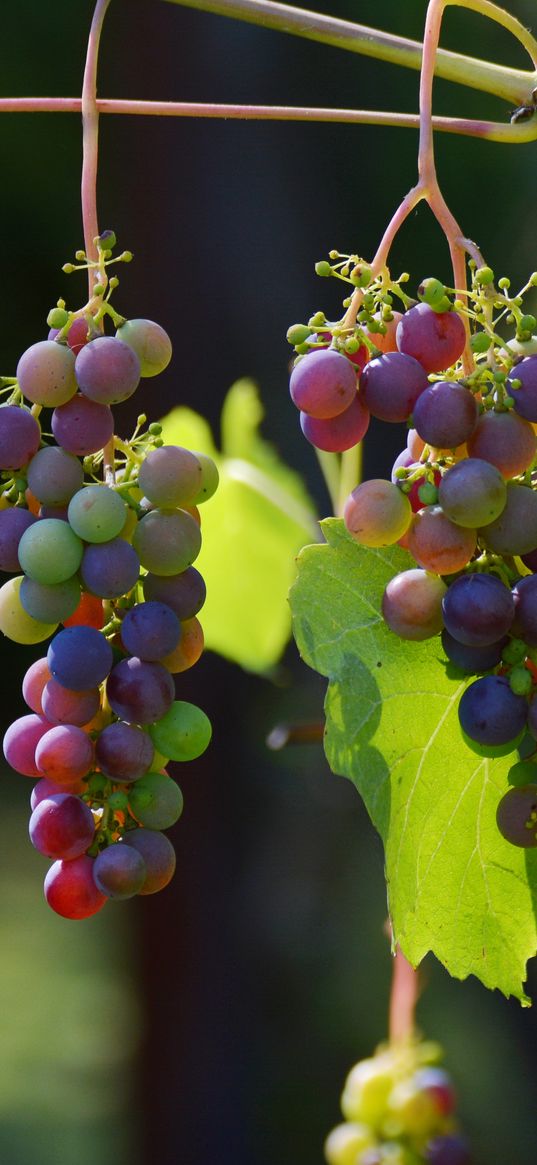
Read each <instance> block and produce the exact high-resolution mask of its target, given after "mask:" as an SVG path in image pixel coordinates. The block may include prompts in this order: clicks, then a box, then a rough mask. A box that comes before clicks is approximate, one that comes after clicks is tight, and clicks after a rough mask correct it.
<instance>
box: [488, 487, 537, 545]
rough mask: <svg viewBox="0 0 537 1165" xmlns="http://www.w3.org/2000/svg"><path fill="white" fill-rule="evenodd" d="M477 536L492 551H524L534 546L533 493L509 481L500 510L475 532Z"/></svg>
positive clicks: (536, 498)
mask: <svg viewBox="0 0 537 1165" xmlns="http://www.w3.org/2000/svg"><path fill="white" fill-rule="evenodd" d="M479 537H480V539H481V541H482V542H483V543H484V544H485V546H486V547H487V548H488V549H489V550H492V551H493V552H494V554H502V555H513V554H527V553H528V552H529V551H530V550H533V548H534V547H535V545H537V493H535V492H534V490H532V489H530V488H528V487H527V486H524V485H517V484H516V483H515V482H509V484H508V486H507V501H506V504H505V507H504V509H503V510H502V513H501V514H500V516H499V518H496V520H495V521H494V522H490V523H489V524H488V525H487V526H484V527H483V528H482V529H481V530H480V531H479Z"/></svg>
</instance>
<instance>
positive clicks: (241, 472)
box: [161, 380, 319, 672]
mask: <svg viewBox="0 0 537 1165" xmlns="http://www.w3.org/2000/svg"><path fill="white" fill-rule="evenodd" d="M262 418H263V407H262V404H261V401H260V399H259V394H258V391H257V389H256V387H255V385H254V384H253V383H252V382H251V381H248V380H240V381H237V383H236V384H234V385H233V386H232V387H231V388H230V390H229V392H228V394H227V397H226V399H225V401H224V406H223V410H222V443H223V451H222V452H219V451H218V450H217V449H216V447H215V443H214V439H213V436H212V433H211V429H210V427H209V425H208V424H207V422H206V421H205V420H204V418H203V417H201V416H199V414H198V413H196V412H194V411H193V410H192V409H188V408H182V407H178V408H175V409H173V410H172V412H170V413H169V414H168V416H167V417H164V419H163V420H162V421H161V424H162V426H163V431H162V436H163V439H164V441H165V442H166V443H169V444H179V445H184V446H186V447H187V448H188V449H193V450H198V451H199V452H200V453H208V454H209V455H210V456H211V457H213V458H214V460H215V461H216V464H217V466H218V472H219V474H220V484H219V487H218V489H217V491H216V493H215V494H214V496H213V497H212V498H210V499H209V501H208V502H206V503H204V505H203V506H202V507H200V513H201V517H202V532H203V544H202V548H201V553H200V555H199V558H198V559H197V560H196V567H198V568H199V570H200V571H201V573H202V575H203V577H204V578H205V581H206V583H207V601H206V603H205V606H204V607H203V610H202V612H201V614H200V621H201V623H202V625H203V630H204V634H205V642H206V645H207V647H209V648H212V650H213V651H218V652H219V653H220V654H221V655H223V656H225V657H226V658H227V659H231V660H233V661H234V662H235V663H239V664H240V665H241V666H242V667H244V668H246V669H247V670H249V671H253V672H266V671H268V670H269V669H270V668H272V667H274V665H275V664H276V663H277V662H278V660H279V658H280V656H281V654H282V651H283V650H284V647H285V645H286V643H287V641H288V639H289V637H290V634H291V616H290V612H289V607H288V603H287V594H288V591H289V587H290V586H291V583H292V582H293V579H294V577H295V573H296V565H295V558H296V555H297V552H298V551H299V550H300V548H301V547H302V546H303V545H304V543H305V542H311V540H312V538H316V537H318V536H319V528H318V525H317V522H316V516H315V510H314V506H313V503H312V502H311V500H310V498H309V496H308V494H307V491H306V489H305V487H304V485H303V483H302V480H301V478H300V476H299V474H297V473H296V472H295V471H294V470H293V469H290V468H289V467H288V466H286V465H284V463H283V462H282V461H281V459H280V458H279V457H278V454H277V453H276V451H275V450H274V448H273V447H272V446H271V445H270V444H269V443H268V442H267V441H265V440H264V439H263V438H262V437H261V436H260V433H259V425H260V422H261V420H262Z"/></svg>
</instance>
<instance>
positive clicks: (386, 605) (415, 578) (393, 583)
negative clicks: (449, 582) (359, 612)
mask: <svg viewBox="0 0 537 1165" xmlns="http://www.w3.org/2000/svg"><path fill="white" fill-rule="evenodd" d="M446 591H447V587H446V584H445V583H444V582H443V581H442V579H441V578H438V576H437V575H434V574H429V573H428V572H427V571H425V570H418V569H417V568H415V569H412V570H404V571H402V572H401V573H400V574H396V575H395V577H394V578H392V579H390V582H389V583H388V585H387V587H386V590H385V591H384V596H383V599H382V614H383V616H384V619H385V622H386V623H387V624H388V627H389V628H390V630H391V631H394V632H395V634H396V635H398V636H399V637H400V638H401V639H413V640H417V641H420V640H423V639H430V638H431V636H433V635H438V633H439V631H441V630H442V599H443V597H444V595H445V594H446Z"/></svg>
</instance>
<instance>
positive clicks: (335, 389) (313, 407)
mask: <svg viewBox="0 0 537 1165" xmlns="http://www.w3.org/2000/svg"><path fill="white" fill-rule="evenodd" d="M356 383H357V382H356V372H355V370H354V368H353V366H352V364H351V363H350V361H349V360H347V359H346V357H345V356H343V355H342V354H341V353H340V352H336V351H335V350H334V349H333V348H321V349H320V350H318V351H316V352H310V353H309V354H308V355H307V356H303V357H302V359H300V360H299V361H298V363H297V364H295V367H294V368H293V371H292V373H291V380H290V382H289V391H290V393H291V399H292V400H293V403H294V404H295V405H296V407H297V409H300V410H301V412H303V413H307V414H308V416H310V417H317V418H319V419H323V420H326V419H327V418H328V417H337V416H338V414H339V413H342V412H343V411H344V409H347V408H348V407H349V405H350V404H351V401H352V400H353V398H354V395H355V393H356Z"/></svg>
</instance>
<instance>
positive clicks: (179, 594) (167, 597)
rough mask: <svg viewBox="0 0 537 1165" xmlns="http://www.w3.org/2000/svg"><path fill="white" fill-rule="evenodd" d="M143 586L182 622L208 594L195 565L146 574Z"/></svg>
mask: <svg viewBox="0 0 537 1165" xmlns="http://www.w3.org/2000/svg"><path fill="white" fill-rule="evenodd" d="M0 517H1V515H0ZM142 587H143V592H144V598H145V599H146V601H148V602H151V601H156V602H160V603H166V606H168V607H171V609H172V611H175V614H176V615H177V618H178V619H179V620H180V621H181V622H183V621H184V620H185V619H192V618H193V617H194V615H197V614H198V612H199V611H201V608H202V607H203V604H204V602H205V598H206V594H207V588H206V586H205V580H204V578H203V576H202V575H201V574H200V572H199V570H196V567H195V566H189V567H187V569H186V570H183V571H181V573H180V574H174V575H168V576H167V577H165V576H163V575H157V574H146V575H145V576H144V578H143V579H142ZM122 593H123V592H122Z"/></svg>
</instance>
